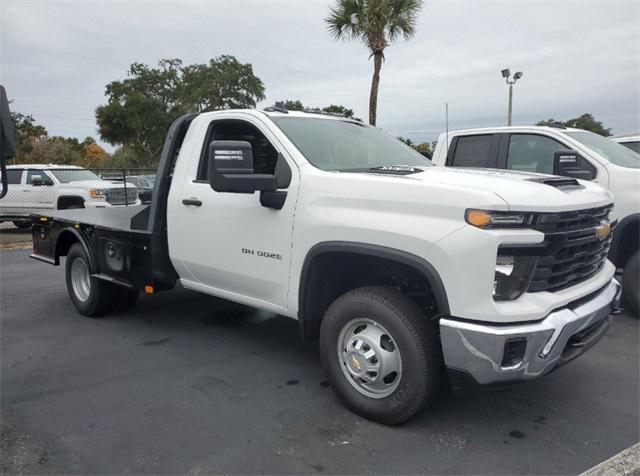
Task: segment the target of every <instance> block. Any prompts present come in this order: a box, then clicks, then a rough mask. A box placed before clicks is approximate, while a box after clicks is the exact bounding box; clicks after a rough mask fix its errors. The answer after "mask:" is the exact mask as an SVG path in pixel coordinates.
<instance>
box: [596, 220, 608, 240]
mask: <svg viewBox="0 0 640 476" xmlns="http://www.w3.org/2000/svg"><path fill="white" fill-rule="evenodd" d="M610 234H611V224H609V223H602V224H601V225H600V226H599V227H598V228H596V237H597V238H598V239H599V240H600V241H602V240H606V239H607V238H608V237H609V235H610Z"/></svg>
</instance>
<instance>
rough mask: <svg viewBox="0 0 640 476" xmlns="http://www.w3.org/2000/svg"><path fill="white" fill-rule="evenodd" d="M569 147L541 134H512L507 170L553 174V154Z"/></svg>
mask: <svg viewBox="0 0 640 476" xmlns="http://www.w3.org/2000/svg"><path fill="white" fill-rule="evenodd" d="M567 149H569V147H567V146H565V145H563V144H561V143H560V142H558V141H556V140H554V139H551V138H550V137H545V136H541V135H539V134H512V135H511V137H510V139H509V152H508V155H507V168H508V169H511V170H519V171H521V172H537V173H541V174H553V154H554V153H555V152H557V151H559V150H567Z"/></svg>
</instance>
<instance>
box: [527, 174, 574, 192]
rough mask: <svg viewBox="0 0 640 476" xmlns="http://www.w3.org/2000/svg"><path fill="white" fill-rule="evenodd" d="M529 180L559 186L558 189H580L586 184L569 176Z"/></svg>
mask: <svg viewBox="0 0 640 476" xmlns="http://www.w3.org/2000/svg"><path fill="white" fill-rule="evenodd" d="M528 180H529V182H536V183H542V184H544V185H549V186H550V187H554V188H557V189H558V190H579V189H581V188H584V186H583V185H580V182H578V181H577V180H576V179H574V178H569V177H543V178H531V179H528Z"/></svg>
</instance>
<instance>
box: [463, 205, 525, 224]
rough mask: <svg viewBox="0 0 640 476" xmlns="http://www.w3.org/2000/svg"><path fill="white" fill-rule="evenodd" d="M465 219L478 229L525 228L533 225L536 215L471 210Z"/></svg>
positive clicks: (467, 212)
mask: <svg viewBox="0 0 640 476" xmlns="http://www.w3.org/2000/svg"><path fill="white" fill-rule="evenodd" d="M464 219H465V221H466V222H467V223H468V224H469V225H473V226H475V227H477V228H524V227H527V226H529V225H531V224H532V223H533V220H534V214H533V213H527V212H503V211H490V210H473V209H469V210H467V211H466V213H465V215H464Z"/></svg>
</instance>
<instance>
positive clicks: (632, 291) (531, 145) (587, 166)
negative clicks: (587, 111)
mask: <svg viewBox="0 0 640 476" xmlns="http://www.w3.org/2000/svg"><path fill="white" fill-rule="evenodd" d="M614 140H615V139H614ZM614 140H611V139H609V138H605V137H602V136H600V135H598V134H595V133H593V132H589V131H585V130H582V129H574V128H567V127H562V126H558V127H542V126H511V127H494V128H479V129H468V130H460V131H453V132H449V133H447V134H441V135H440V137H439V139H438V143H437V145H436V148H435V151H434V155H433V163H434V164H435V165H439V166H449V167H465V168H490V169H505V170H512V171H519V172H528V173H530V172H534V173H541V174H556V175H563V176H568V177H577V178H580V179H584V180H590V181H592V182H596V183H599V184H600V185H602V186H603V187H606V188H608V189H609V190H610V191H611V192H612V193H613V196H614V200H615V207H614V209H613V212H612V219H613V221H614V223H615V229H614V230H615V231H614V238H613V242H612V245H611V252H610V255H609V259H610V260H611V261H612V262H613V263H614V264H615V266H616V267H617V268H619V269H620V270H622V271H623V275H625V276H626V278H623V279H624V280H625V284H627V283H628V285H627V286H625V288H626V290H625V291H624V301H625V303H626V304H627V306H628V307H629V308H630V309H631V311H632V312H633V313H635V314H636V315H637V314H638V312H639V306H640V304H639V302H640V298H639V296H638V292H639V291H638V289H639V286H640V285H639V284H638V267H639V264H638V263H639V262H640V257H639V254H638V249H639V248H640V245H639V240H638V237H639V236H640V154H638V153H637V152H635V151H633V150H631V149H630V148H627V147H624V146H622V145H621V144H617V143H616V142H614ZM563 164H564V165H563ZM566 164H569V166H567V165H566Z"/></svg>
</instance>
